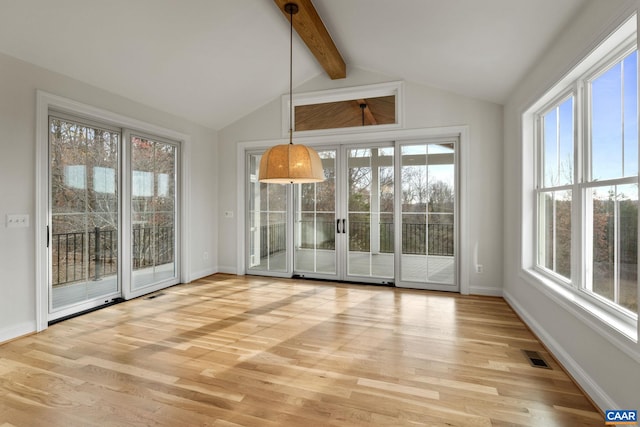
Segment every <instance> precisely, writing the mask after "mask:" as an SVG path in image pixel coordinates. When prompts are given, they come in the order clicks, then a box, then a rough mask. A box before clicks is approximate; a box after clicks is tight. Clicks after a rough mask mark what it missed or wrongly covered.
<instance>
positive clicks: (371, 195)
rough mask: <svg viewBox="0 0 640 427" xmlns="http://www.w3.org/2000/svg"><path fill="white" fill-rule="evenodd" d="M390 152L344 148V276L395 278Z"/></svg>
mask: <svg viewBox="0 0 640 427" xmlns="http://www.w3.org/2000/svg"><path fill="white" fill-rule="evenodd" d="M393 152H394V149H393V147H380V148H378V147H369V148H360V147H358V148H347V149H346V160H347V162H346V183H345V184H346V186H347V200H346V210H347V227H346V230H344V231H345V232H346V234H347V271H346V275H347V276H357V277H361V278H385V279H391V280H393V278H394V248H393V236H394V233H393V228H394V227H393V223H394V214H393V198H394V190H393V173H394V166H393Z"/></svg>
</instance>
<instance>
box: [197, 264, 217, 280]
mask: <svg viewBox="0 0 640 427" xmlns="http://www.w3.org/2000/svg"><path fill="white" fill-rule="evenodd" d="M218 271H219V270H218V268H217V267H211V268H206V269H204V270H200V271H194V272H192V273H191V275H190V279H191V280H192V281H193V280H198V279H202V278H203V277H207V276H211V275H212V274H216V273H218Z"/></svg>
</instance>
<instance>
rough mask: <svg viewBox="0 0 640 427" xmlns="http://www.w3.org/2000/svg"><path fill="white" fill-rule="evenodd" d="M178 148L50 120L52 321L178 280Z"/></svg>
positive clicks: (93, 125) (91, 125)
mask: <svg viewBox="0 0 640 427" xmlns="http://www.w3.org/2000/svg"><path fill="white" fill-rule="evenodd" d="M123 135H124V143H123ZM178 149H179V146H178V145H177V143H172V142H167V141H160V140H157V139H152V138H148V137H144V136H140V135H135V134H132V133H129V132H124V133H123V132H122V130H121V129H118V128H113V127H110V126H106V125H103V124H96V123H91V122H88V121H85V120H80V119H77V118H74V117H66V116H64V115H59V116H58V115H51V116H50V117H49V221H48V228H49V232H48V240H47V243H48V272H49V273H48V278H49V311H48V312H49V314H48V320H50V321H51V320H56V319H59V318H62V317H66V316H69V315H73V314H75V313H78V312H82V311H84V310H87V309H91V308H94V307H98V306H100V305H104V304H105V303H109V302H112V301H114V300H117V299H119V298H123V297H124V298H131V297H134V296H139V295H142V294H144V293H147V292H151V291H154V290H157V289H158V288H160V287H163V286H168V285H171V284H175V283H178V266H177V264H176V259H177V258H176V248H177V246H176V241H177V235H178V233H177V232H176V231H177V228H176V224H177V212H178V209H177V204H176V201H177V200H178V198H177V193H176V188H177V186H176V180H177V176H178V175H177V173H176V172H177V164H178V163H177V160H178V152H179V150H178ZM124 159H126V161H125V160H124Z"/></svg>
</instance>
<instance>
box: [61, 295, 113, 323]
mask: <svg viewBox="0 0 640 427" xmlns="http://www.w3.org/2000/svg"><path fill="white" fill-rule="evenodd" d="M121 302H124V298H122V297H118V298H114V299H112V300H111V301H109V302H107V303H104V304H102V305H99V306H96V307H92V308H88V309H86V310H82V311H79V312H77V313H73V314H69V315H67V316H63V317H60V318H58V319H54V320H50V321H49V322H48V326H51V325H55V324H56V323H60V322H62V321H65V320H69V319H73V318H74V317H78V316H82V315H83V314H87V313H91V312H92V311H97V310H100V309H102V308H106V307H109V306H112V305H116V304H120V303H121Z"/></svg>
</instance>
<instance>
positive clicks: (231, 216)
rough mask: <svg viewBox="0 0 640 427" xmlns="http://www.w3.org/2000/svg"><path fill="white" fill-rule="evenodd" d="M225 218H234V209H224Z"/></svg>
mask: <svg viewBox="0 0 640 427" xmlns="http://www.w3.org/2000/svg"><path fill="white" fill-rule="evenodd" d="M224 217H225V218H233V211H224Z"/></svg>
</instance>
